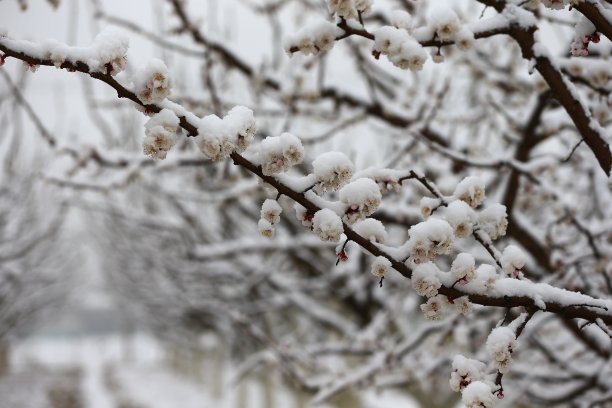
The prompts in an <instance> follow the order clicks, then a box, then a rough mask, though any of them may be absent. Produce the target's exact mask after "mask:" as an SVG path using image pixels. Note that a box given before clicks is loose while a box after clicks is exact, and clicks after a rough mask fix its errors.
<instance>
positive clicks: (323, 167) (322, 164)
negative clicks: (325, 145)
mask: <svg viewBox="0 0 612 408" xmlns="http://www.w3.org/2000/svg"><path fill="white" fill-rule="evenodd" d="M312 168H313V173H314V175H315V177H316V178H317V186H316V191H317V192H319V193H322V192H325V191H336V190H338V189H339V188H341V187H343V186H344V185H345V184H346V183H348V182H349V181H350V179H351V177H353V171H354V166H353V163H352V162H351V160H350V159H349V158H348V157H346V155H345V154H344V153H341V152H327V153H323V154H320V155H319V156H318V157H317V158H316V159H315V160H314V161H313V162H312Z"/></svg>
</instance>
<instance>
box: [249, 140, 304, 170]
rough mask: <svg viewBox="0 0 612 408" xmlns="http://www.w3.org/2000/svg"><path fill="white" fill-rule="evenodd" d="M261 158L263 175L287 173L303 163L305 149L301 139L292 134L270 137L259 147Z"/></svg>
mask: <svg viewBox="0 0 612 408" xmlns="http://www.w3.org/2000/svg"><path fill="white" fill-rule="evenodd" d="M259 157H260V160H261V167H262V172H263V174H265V175H266V176H270V175H272V174H276V173H282V172H285V171H287V170H288V169H289V168H290V167H291V166H294V165H296V164H299V163H301V162H302V160H303V158H304V147H303V146H302V142H301V141H300V139H298V138H297V137H296V136H294V135H292V134H290V133H283V134H282V135H280V136H276V137H273V136H268V137H266V138H265V139H264V140H263V141H262V142H261V144H260V146H259Z"/></svg>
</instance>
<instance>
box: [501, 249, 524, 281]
mask: <svg viewBox="0 0 612 408" xmlns="http://www.w3.org/2000/svg"><path fill="white" fill-rule="evenodd" d="M525 261H526V259H525V253H524V252H523V251H522V250H521V249H520V248H519V247H517V246H516V245H508V246H507V247H506V249H504V252H503V254H502V257H501V265H502V269H503V271H504V272H505V273H506V274H507V275H508V276H510V277H511V278H521V277H522V275H523V273H522V272H521V269H523V267H524V266H525Z"/></svg>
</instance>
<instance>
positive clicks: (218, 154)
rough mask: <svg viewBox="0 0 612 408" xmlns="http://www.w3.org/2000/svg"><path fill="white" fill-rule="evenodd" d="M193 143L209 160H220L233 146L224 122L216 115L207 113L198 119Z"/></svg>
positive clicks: (228, 153) (230, 151) (229, 152)
mask: <svg viewBox="0 0 612 408" xmlns="http://www.w3.org/2000/svg"><path fill="white" fill-rule="evenodd" d="M195 143H196V145H197V146H198V148H199V149H200V151H201V152H202V153H204V154H205V155H206V156H207V157H208V158H209V159H211V160H222V159H224V158H226V157H228V156H229V155H230V154H231V153H232V151H233V150H234V148H235V146H234V143H233V142H232V137H231V135H230V133H229V129H228V127H227V125H226V123H225V122H224V121H223V119H221V118H219V117H218V116H217V115H208V116H205V117H204V118H202V119H201V120H200V123H199V126H198V135H197V136H196V138H195Z"/></svg>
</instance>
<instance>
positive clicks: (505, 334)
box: [486, 327, 516, 373]
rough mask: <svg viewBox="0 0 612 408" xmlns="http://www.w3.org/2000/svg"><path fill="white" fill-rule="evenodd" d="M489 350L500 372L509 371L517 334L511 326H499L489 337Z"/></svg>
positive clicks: (487, 345)
mask: <svg viewBox="0 0 612 408" xmlns="http://www.w3.org/2000/svg"><path fill="white" fill-rule="evenodd" d="M486 348H487V352H488V353H489V356H490V357H491V359H492V360H493V364H494V365H495V367H497V369H498V370H499V372H500V373H506V372H508V368H509V365H510V363H511V361H512V351H513V350H514V349H515V348H516V334H515V333H514V330H512V329H511V328H509V327H497V328H495V329H493V330H492V331H491V333H490V334H489V337H488V338H487V344H486Z"/></svg>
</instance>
